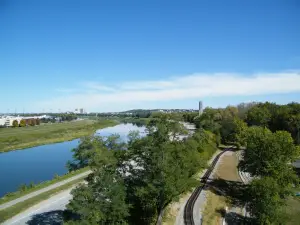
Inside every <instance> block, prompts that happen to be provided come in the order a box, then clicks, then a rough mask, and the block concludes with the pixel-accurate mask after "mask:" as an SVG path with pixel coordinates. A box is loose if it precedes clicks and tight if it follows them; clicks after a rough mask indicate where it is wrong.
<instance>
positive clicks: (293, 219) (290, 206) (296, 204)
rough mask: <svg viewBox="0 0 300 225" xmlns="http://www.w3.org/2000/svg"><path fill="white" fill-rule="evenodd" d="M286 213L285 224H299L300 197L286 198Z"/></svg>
mask: <svg viewBox="0 0 300 225" xmlns="http://www.w3.org/2000/svg"><path fill="white" fill-rule="evenodd" d="M286 213H287V222H286V225H299V224H300V197H291V198H289V199H288V200H287V206H286Z"/></svg>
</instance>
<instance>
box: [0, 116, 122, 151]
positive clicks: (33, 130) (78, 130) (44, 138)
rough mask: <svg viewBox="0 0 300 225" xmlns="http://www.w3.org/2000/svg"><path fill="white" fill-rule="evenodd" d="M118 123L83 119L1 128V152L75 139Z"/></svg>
mask: <svg viewBox="0 0 300 225" xmlns="http://www.w3.org/2000/svg"><path fill="white" fill-rule="evenodd" d="M117 123H118V122H117V121H113V120H99V121H96V120H81V121H72V122H64V123H53V124H41V125H39V126H34V127H17V128H11V127H10V128H0V152H7V151H11V150H15V149H24V148H29V147H33V146H38V145H44V144H50V143H56V142H63V141H68V140H73V139H76V138H80V137H82V136H86V135H90V134H92V133H93V132H95V130H97V129H101V128H105V127H109V126H114V125H116V124H117Z"/></svg>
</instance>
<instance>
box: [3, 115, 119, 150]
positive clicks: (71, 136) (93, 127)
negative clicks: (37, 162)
mask: <svg viewBox="0 0 300 225" xmlns="http://www.w3.org/2000/svg"><path fill="white" fill-rule="evenodd" d="M103 122H104V123H103ZM118 124H119V122H117V121H115V120H103V121H98V122H95V123H94V124H89V125H83V126H82V127H81V128H79V129H81V130H80V132H78V130H75V129H74V128H71V131H70V133H69V132H68V133H65V134H62V135H65V136H63V137H55V135H57V134H56V133H54V135H53V136H54V137H49V138H47V139H42V140H39V139H38V140H35V141H30V142H27V143H18V144H15V145H10V146H6V147H4V148H2V149H0V155H1V154H3V153H7V152H13V151H20V150H24V149H28V148H33V147H38V146H43V145H48V144H56V143H62V142H66V141H73V140H75V139H78V138H81V137H84V136H88V135H91V134H92V133H94V132H96V131H97V130H98V129H104V128H107V127H113V126H116V125H118ZM11 129H15V128H11ZM16 129H18V128H16ZM65 129H66V131H68V128H65Z"/></svg>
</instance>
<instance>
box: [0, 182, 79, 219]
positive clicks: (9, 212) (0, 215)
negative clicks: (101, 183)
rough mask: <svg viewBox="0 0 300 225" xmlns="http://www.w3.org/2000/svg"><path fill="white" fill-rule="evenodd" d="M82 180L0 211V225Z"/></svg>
mask: <svg viewBox="0 0 300 225" xmlns="http://www.w3.org/2000/svg"><path fill="white" fill-rule="evenodd" d="M83 180H84V178H79V179H77V180H74V181H72V182H69V183H67V184H65V185H62V186H60V187H57V188H55V189H52V190H50V191H47V192H44V193H42V194H40V195H37V196H35V197H33V198H30V199H27V200H25V201H23V202H20V203H18V204H15V205H14V206H11V207H9V208H7V209H4V210H0V223H2V222H4V221H5V220H8V219H9V218H12V217H13V216H15V215H17V214H18V213H20V212H22V211H24V210H26V209H28V208H29V207H31V206H34V205H36V204H37V203H39V202H41V201H43V200H46V199H48V198H50V197H51V196H52V195H54V194H56V193H58V192H60V191H63V190H66V189H68V188H71V187H72V186H74V185H76V184H77V183H79V182H81V181H83Z"/></svg>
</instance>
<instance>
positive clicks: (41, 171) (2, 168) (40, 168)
mask: <svg viewBox="0 0 300 225" xmlns="http://www.w3.org/2000/svg"><path fill="white" fill-rule="evenodd" d="M131 130H139V131H140V132H144V128H143V127H137V126H135V125H132V124H126V125H125V124H120V125H117V126H114V127H108V128H104V129H101V130H98V131H97V132H96V134H97V135H101V136H108V135H111V134H119V135H120V136H121V138H122V139H124V140H126V136H127V134H128V133H129V131H131ZM78 143H79V139H76V140H73V141H66V142H62V143H56V144H49V145H42V146H38V147H33V148H28V149H23V150H17V151H12V152H7V153H2V154H0V181H1V185H0V197H1V196H3V195H4V194H5V193H7V192H13V191H16V190H17V189H18V187H19V186H20V184H23V183H26V184H29V183H30V182H31V181H33V182H35V183H38V182H41V181H45V180H50V179H52V178H53V176H54V175H55V174H58V175H62V174H65V173H66V172H67V169H66V162H67V161H68V160H70V159H72V152H71V150H72V149H73V148H75V147H76V146H77V145H78Z"/></svg>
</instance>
